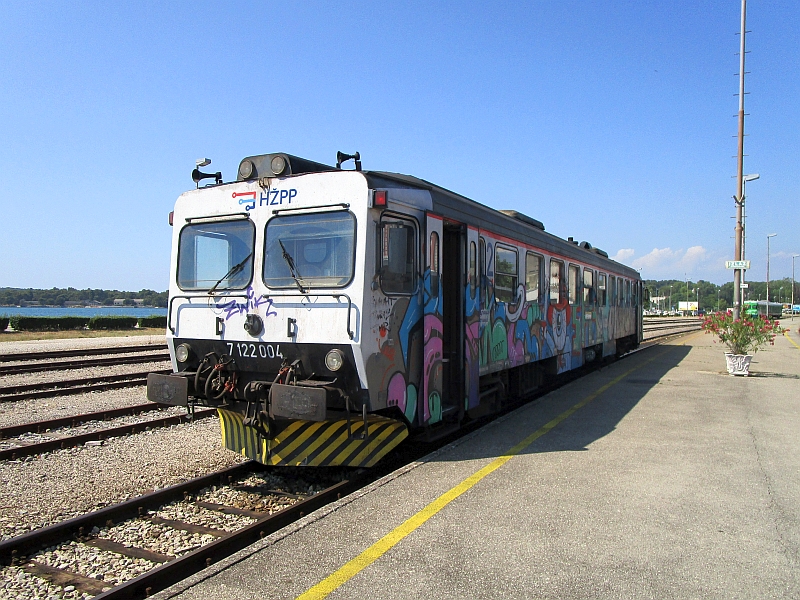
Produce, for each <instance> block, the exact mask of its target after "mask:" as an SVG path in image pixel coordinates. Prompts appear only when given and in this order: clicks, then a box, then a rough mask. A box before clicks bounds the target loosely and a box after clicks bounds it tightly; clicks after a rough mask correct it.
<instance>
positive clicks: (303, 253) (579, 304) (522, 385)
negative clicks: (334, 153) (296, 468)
mask: <svg viewBox="0 0 800 600" xmlns="http://www.w3.org/2000/svg"><path fill="white" fill-rule="evenodd" d="M340 158H341V157H340ZM344 158H348V157H344ZM350 158H353V157H350ZM356 164H357V168H358V169H359V170H355V171H353V170H342V169H340V168H338V165H337V167H331V166H327V165H322V164H319V163H314V162H311V161H307V160H304V159H300V158H298V157H294V156H291V155H288V154H266V155H260V156H253V157H248V158H246V159H244V160H243V161H242V162H241V163H240V166H239V172H238V180H237V181H236V182H233V183H227V184H225V183H221V182H220V178H219V177H217V182H218V183H216V184H212V185H209V186H205V187H199V188H198V189H196V190H192V191H189V192H186V193H184V194H182V195H181V196H180V198H178V201H177V202H176V204H175V209H174V212H173V215H172V223H173V225H174V231H173V244H172V246H173V249H172V261H171V270H170V290H169V292H170V300H169V309H168V318H167V338H168V343H169V347H170V353H171V356H172V365H173V370H174V371H175V372H174V373H173V374H172V375H166V376H165V375H157V374H151V375H150V376H149V378H148V398H149V399H150V400H152V401H154V402H160V403H166V404H174V405H184V406H185V405H188V406H192V405H194V404H203V405H208V406H214V407H217V408H218V410H219V414H220V422H221V426H222V436H223V442H224V444H225V445H226V446H227V447H228V448H229V449H231V450H233V451H235V452H239V453H241V454H243V455H245V456H247V457H250V458H253V459H255V460H258V461H260V462H262V463H264V464H272V465H309V466H327V465H348V466H372V465H374V464H375V463H376V462H377V461H378V460H380V459H381V458H382V457H383V456H385V455H386V453H388V452H389V451H391V450H392V449H393V448H395V447H396V446H397V444H399V443H400V442H401V441H402V440H403V439H404V438H406V437H407V436H408V435H409V433H410V432H418V433H420V434H422V435H425V436H427V437H429V438H433V437H436V436H438V435H441V434H444V433H446V432H449V431H452V430H453V429H454V428H456V427H458V426H459V425H460V424H461V423H462V422H463V421H464V420H465V419H467V418H474V417H476V416H479V415H481V414H485V413H488V412H493V411H496V410H498V409H499V408H500V407H501V406H502V405H503V403H504V402H505V401H507V400H508V399H510V398H514V397H517V396H518V395H520V394H525V393H527V392H529V391H531V390H532V389H535V388H536V387H537V386H538V385H540V384H541V383H542V381H543V380H544V379H545V378H546V377H548V376H555V375H557V374H558V373H561V372H564V371H567V370H570V369H574V368H577V367H580V366H581V365H583V364H584V362H587V361H592V360H596V359H599V358H601V357H607V356H611V355H614V354H616V353H619V352H622V351H624V350H627V349H630V348H633V347H635V346H636V345H638V343H639V342H640V341H641V330H642V322H641V314H642V311H641V305H642V301H641V300H642V291H643V290H642V285H641V281H640V279H639V276H638V273H637V272H636V271H634V270H632V269H630V268H628V267H625V266H623V265H621V264H619V263H616V262H614V261H612V260H610V259H608V257H607V255H606V254H605V253H604V252H602V251H599V250H597V249H594V248H592V247H591V245H590V244H588V243H585V242H584V243H582V244H578V243H577V242H573V241H572V240H571V239H570V240H562V239H560V238H557V237H555V236H553V235H550V234H548V233H546V232H545V231H544V227H543V226H542V224H541V223H539V222H538V221H536V220H534V219H531V218H529V217H526V216H525V215H522V214H519V213H514V212H501V211H496V210H493V209H490V208H488V207H486V206H483V205H481V204H478V203H477V202H474V201H472V200H469V199H467V198H465V197H463V196H459V195H457V194H454V193H453V192H449V191H448V190H445V189H443V188H440V187H438V186H435V185H433V184H430V183H428V182H425V181H423V180H420V179H417V178H414V177H410V176H406V175H399V174H394V173H385V172H375V171H361V170H360V163H359V162H358V161H356ZM195 173H196V174H197V175H196V177H195V178H196V179H197V180H199V178H200V177H202V176H203V174H202V173H199V172H198V171H196V172H195Z"/></svg>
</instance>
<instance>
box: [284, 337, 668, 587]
mask: <svg viewBox="0 0 800 600" xmlns="http://www.w3.org/2000/svg"><path fill="white" fill-rule="evenodd" d="M667 352H669V350H664V351H663V352H659V353H658V354H656V355H655V356H653V357H652V358H648V359H647V360H645V361H644V362H642V363H641V364H640V365H637V366H636V367H633V368H632V369H628V370H627V371H625V372H624V373H623V374H622V375H619V376H618V377H615V378H614V379H612V380H611V381H609V382H608V383H606V384H605V385H602V386H600V387H599V388H598V389H597V391H595V392H594V393H592V394H589V395H588V396H586V398H584V399H583V400H581V401H580V402H578V403H577V404H575V405H574V406H572V407H571V408H569V409H567V410H565V411H564V412H562V413H561V414H560V415H558V416H557V417H556V418H554V419H553V420H552V421H550V422H549V423H547V424H545V425H543V426H542V427H540V428H539V429H537V430H536V431H534V432H533V433H532V434H530V435H529V436H528V437H526V438H525V439H524V440H522V441H521V442H519V443H518V444H517V445H515V446H513V447H512V448H510V449H509V450H508V451H507V452H506V453H505V454H504V455H503V456H500V457H498V458H496V459H494V460H493V461H492V462H490V463H489V464H488V465H486V466H485V467H483V468H482V469H480V470H479V471H476V472H475V473H473V474H472V475H470V476H469V477H467V478H466V479H465V480H464V481H462V482H461V483H459V484H458V485H456V486H455V487H453V488H451V489H450V490H448V491H447V492H445V493H444V494H442V495H441V496H439V497H438V498H436V500H434V501H433V502H431V503H430V504H428V505H427V506H426V507H425V508H423V509H422V510H420V511H419V512H418V513H417V514H415V515H414V516H412V517H410V518H409V519H408V520H406V521H405V522H404V523H402V524H401V525H399V526H398V527H396V528H395V529H394V530H392V531H390V532H389V533H388V534H386V535H385V536H383V537H382V538H381V539H379V540H378V541H377V542H375V543H374V544H373V545H372V546H370V547H369V548H367V549H366V550H364V551H363V552H362V553H361V554H359V555H358V556H356V557H355V558H354V559H352V560H350V561H349V562H347V563H346V564H344V565H343V566H342V567H341V568H340V569H338V570H337V571H335V572H334V573H332V574H330V575H329V576H328V577H326V578H325V579H323V580H322V581H320V582H319V583H317V584H316V585H314V586H312V587H311V588H309V589H308V590H306V591H305V592H303V593H302V594H300V595H299V596H298V597H297V600H311V599H314V600H319V599H321V598H325V597H326V596H328V595H329V594H331V593H332V592H333V591H334V590H336V589H337V588H339V587H340V586H342V585H344V584H345V583H346V582H347V581H349V580H350V579H352V578H353V577H355V576H356V575H357V574H358V573H360V572H361V571H363V570H364V569H366V568H367V567H368V566H370V565H371V564H372V563H374V562H375V561H376V560H378V559H379V558H380V557H381V556H383V555H384V554H386V552H388V551H389V550H390V549H391V548H392V547H393V546H394V545H396V544H397V543H398V542H400V541H401V540H402V539H403V538H405V537H406V536H408V535H409V534H410V533H411V532H413V531H414V530H415V529H417V528H418V527H420V526H421V525H423V524H424V523H425V522H426V521H427V520H428V519H430V518H431V517H432V516H434V515H435V514H436V513H438V512H439V511H440V510H442V509H443V508H444V507H445V506H447V505H448V504H450V502H452V501H453V500H455V499H456V498H458V497H459V496H461V495H462V494H463V493H464V492H466V491H467V490H469V489H470V488H471V487H473V486H474V485H475V484H476V483H478V482H479V481H480V480H481V479H483V478H484V477H486V476H487V475H489V473H491V472H493V471H496V470H497V469H499V468H500V467H502V466H503V465H504V464H506V463H507V462H508V461H509V460H511V459H512V458H513V457H514V456H516V455H517V454H520V453H521V452H522V451H523V450H525V449H526V448H527V447H528V446H530V445H531V444H532V443H533V442H534V441H536V440H537V439H539V438H540V437H542V436H543V435H544V434H546V433H548V432H549V431H551V430H552V429H554V428H555V427H556V426H557V425H559V424H560V423H561V422H562V421H564V420H565V419H567V418H568V417H570V416H572V415H573V414H574V413H575V412H577V411H578V410H580V409H581V408H583V407H584V406H586V405H587V404H589V403H590V402H591V401H592V400H594V399H595V398H597V397H598V396H599V395H600V394H602V393H603V392H606V391H608V389H609V388H611V387H613V386H615V385H616V384H618V383H619V382H620V381H622V380H623V379H625V377H627V376H628V375H630V374H631V373H633V372H634V371H637V370H639V369H641V368H642V367H643V366H645V365H646V364H648V363H650V362H652V361H654V360H656V359H657V358H658V357H660V356H662V355H664V354H666V353H667Z"/></svg>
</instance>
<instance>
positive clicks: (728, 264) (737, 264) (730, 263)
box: [725, 260, 750, 269]
mask: <svg viewBox="0 0 800 600" xmlns="http://www.w3.org/2000/svg"><path fill="white" fill-rule="evenodd" d="M725 268H726V269H749V268H750V261H749V260H726V261H725Z"/></svg>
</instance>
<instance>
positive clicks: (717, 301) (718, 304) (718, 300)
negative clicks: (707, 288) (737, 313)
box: [717, 288, 719, 312]
mask: <svg viewBox="0 0 800 600" xmlns="http://www.w3.org/2000/svg"><path fill="white" fill-rule="evenodd" d="M717 312H719V288H717Z"/></svg>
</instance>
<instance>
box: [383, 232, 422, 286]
mask: <svg viewBox="0 0 800 600" xmlns="http://www.w3.org/2000/svg"><path fill="white" fill-rule="evenodd" d="M378 248H379V252H380V257H379V261H378V274H379V276H380V283H381V289H382V290H383V292H384V293H386V294H411V293H413V292H414V290H415V288H416V277H415V274H416V272H417V269H416V264H417V260H416V248H417V244H416V228H415V227H414V224H413V223H412V222H411V221H407V220H405V219H399V218H394V217H389V218H386V217H383V218H382V219H381V223H380V227H379V229H378Z"/></svg>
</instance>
